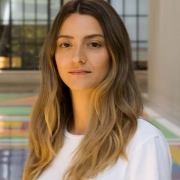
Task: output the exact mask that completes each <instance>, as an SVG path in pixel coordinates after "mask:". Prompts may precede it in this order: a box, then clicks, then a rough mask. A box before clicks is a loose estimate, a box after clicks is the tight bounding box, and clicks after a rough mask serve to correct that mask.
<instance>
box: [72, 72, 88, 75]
mask: <svg viewBox="0 0 180 180" xmlns="http://www.w3.org/2000/svg"><path fill="white" fill-rule="evenodd" d="M70 73H71V74H73V75H85V74H89V73H90V72H70Z"/></svg>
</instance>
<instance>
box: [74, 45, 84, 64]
mask: <svg viewBox="0 0 180 180" xmlns="http://www.w3.org/2000/svg"><path fill="white" fill-rule="evenodd" d="M71 62H72V63H85V62H86V57H85V50H84V49H83V48H82V46H79V47H76V48H75V50H74V54H73V56H72V59H71Z"/></svg>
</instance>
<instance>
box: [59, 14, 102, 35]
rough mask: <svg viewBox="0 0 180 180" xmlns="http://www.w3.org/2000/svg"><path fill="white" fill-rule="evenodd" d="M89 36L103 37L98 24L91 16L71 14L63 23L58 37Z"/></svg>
mask: <svg viewBox="0 0 180 180" xmlns="http://www.w3.org/2000/svg"><path fill="white" fill-rule="evenodd" d="M67 34H68V35H72V36H73V34H74V36H75V35H76V34H77V35H83V36H85V35H86V36H87V35H91V34H101V35H102V36H103V30H102V28H101V26H100V24H99V22H98V21H97V20H96V18H94V17H93V16H91V15H84V14H83V15H82V14H78V13H74V14H71V15H70V16H68V17H67V18H66V19H65V21H64V22H63V24H62V26H61V28H60V30H59V33H58V36H59V35H67Z"/></svg>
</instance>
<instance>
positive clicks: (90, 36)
mask: <svg viewBox="0 0 180 180" xmlns="http://www.w3.org/2000/svg"><path fill="white" fill-rule="evenodd" d="M97 36H99V37H103V38H104V36H103V35H101V34H91V35H89V36H85V37H84V39H90V38H93V37H97ZM59 38H70V39H74V37H72V36H68V35H59V36H58V37H57V39H59Z"/></svg>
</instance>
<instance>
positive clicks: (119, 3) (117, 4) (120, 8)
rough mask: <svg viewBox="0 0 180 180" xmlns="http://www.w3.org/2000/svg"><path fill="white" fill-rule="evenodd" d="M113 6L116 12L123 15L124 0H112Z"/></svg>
mask: <svg viewBox="0 0 180 180" xmlns="http://www.w3.org/2000/svg"><path fill="white" fill-rule="evenodd" d="M111 6H112V7H113V8H114V9H115V10H116V12H117V13H118V14H119V15H121V14H122V13H123V1H122V0H118V1H117V0H111Z"/></svg>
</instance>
